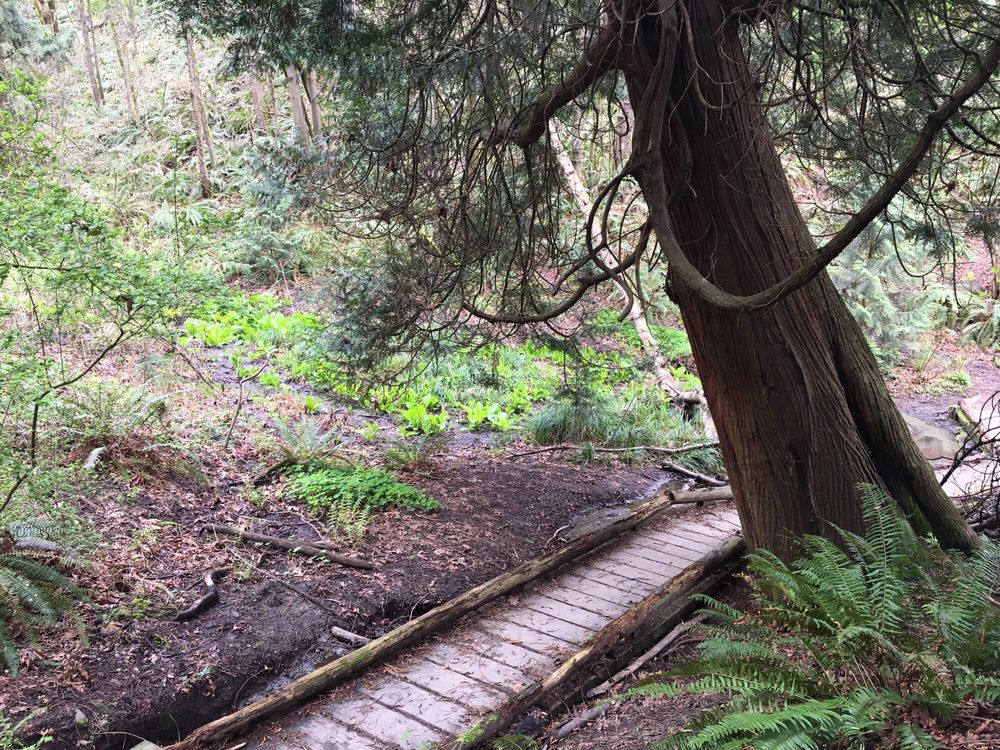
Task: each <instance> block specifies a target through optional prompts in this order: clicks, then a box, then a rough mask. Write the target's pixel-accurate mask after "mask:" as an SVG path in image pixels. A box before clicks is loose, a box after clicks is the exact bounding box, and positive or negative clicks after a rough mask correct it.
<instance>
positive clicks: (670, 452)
mask: <svg viewBox="0 0 1000 750" xmlns="http://www.w3.org/2000/svg"><path fill="white" fill-rule="evenodd" d="M718 446H719V441H718V440H713V441H712V442H710V443H696V444H695V445H684V446H681V447H680V448H659V447H657V446H655V445H637V446H635V447H634V448H603V447H601V446H596V445H595V446H591V450H593V451H594V453H629V452H630V451H646V452H647V453H659V454H660V455H664V456H677V455H680V454H682V453H690V452H691V451H696V450H701V449H703V448H717V447H718ZM581 448H583V446H582V445H548V446H546V447H544V448H536V449H534V450H530V451H524V452H523V453H510V454H508V456H507V458H521V457H522V456H534V455H536V454H538V453H552V452H554V451H571V450H579V449H581Z"/></svg>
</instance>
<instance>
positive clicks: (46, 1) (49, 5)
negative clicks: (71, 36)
mask: <svg viewBox="0 0 1000 750" xmlns="http://www.w3.org/2000/svg"><path fill="white" fill-rule="evenodd" d="M35 10H36V11H37V12H38V17H39V19H40V20H41V22H42V23H43V24H45V25H46V26H48V27H49V28H50V29H52V33H53V34H58V33H59V17H58V16H57V15H56V0H35Z"/></svg>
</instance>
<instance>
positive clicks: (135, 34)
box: [49, 0, 139, 57]
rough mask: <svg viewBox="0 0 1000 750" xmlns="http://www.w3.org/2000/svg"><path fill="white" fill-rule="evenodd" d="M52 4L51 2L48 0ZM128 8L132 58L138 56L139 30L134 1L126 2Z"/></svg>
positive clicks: (128, 0)
mask: <svg viewBox="0 0 1000 750" xmlns="http://www.w3.org/2000/svg"><path fill="white" fill-rule="evenodd" d="M49 1H50V2H53V0H49ZM126 6H127V7H128V34H129V37H130V39H131V41H132V57H138V56H139V28H138V25H137V24H136V21H135V0H127V2H126Z"/></svg>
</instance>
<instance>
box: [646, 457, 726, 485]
mask: <svg viewBox="0 0 1000 750" xmlns="http://www.w3.org/2000/svg"><path fill="white" fill-rule="evenodd" d="M660 466H661V467H663V468H664V469H666V470H667V471H672V472H674V473H675V474H680V475H681V476H682V477H688V478H689V479H694V480H695V481H697V482H701V483H702V484H708V485H711V486H712V487H725V486H726V483H725V482H723V481H722V480H721V479H719V478H718V477H711V476H709V475H708V474H702V473H701V472H699V471H692V470H691V469H689V468H687V467H686V466H681V465H680V464H675V463H674V462H673V461H664V462H663V463H662V464H660Z"/></svg>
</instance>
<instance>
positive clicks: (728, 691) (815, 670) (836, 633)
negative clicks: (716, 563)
mask: <svg viewBox="0 0 1000 750" xmlns="http://www.w3.org/2000/svg"><path fill="white" fill-rule="evenodd" d="M862 503H863V510H864V519H865V525H866V528H867V532H866V534H865V535H864V536H859V535H857V534H852V533H849V532H845V531H840V532H838V537H839V538H838V540H837V541H838V542H839V546H838V544H835V543H834V542H832V541H830V540H828V539H825V538H820V537H815V536H807V537H805V538H804V539H803V540H802V541H801V550H802V552H803V556H802V557H800V558H799V559H798V560H796V561H794V562H792V563H791V564H787V563H785V562H783V561H782V560H780V559H778V558H777V557H775V556H774V555H773V554H771V553H769V552H767V551H758V552H756V553H754V554H753V555H751V557H750V566H749V567H750V571H751V573H752V575H751V577H750V586H751V590H752V595H753V600H754V604H755V607H754V609H753V610H752V611H751V612H748V613H744V612H741V611H738V610H736V609H733V608H732V607H729V606H728V605H726V604H724V603H722V602H719V601H716V600H714V599H712V598H710V597H703V602H704V603H705V605H706V609H705V611H706V613H707V614H709V615H711V617H710V620H709V622H708V623H707V624H705V625H703V626H696V629H697V630H698V631H700V632H701V633H702V635H703V636H704V637H705V639H704V640H703V641H702V642H701V644H700V654H699V655H698V656H697V658H695V659H694V660H692V661H690V662H688V663H686V664H683V665H681V666H680V667H678V668H677V669H674V670H673V671H672V672H669V673H666V674H661V675H654V676H653V677H652V678H649V679H648V680H646V681H644V682H643V683H641V684H640V685H638V686H637V687H636V688H635V689H634V690H633V691H632V692H633V693H634V694H642V695H668V696H669V695H675V694H678V693H682V692H686V693H723V694H725V695H726V696H727V697H728V703H727V704H726V705H725V706H724V707H723V708H721V709H718V710H715V711H711V712H707V713H704V714H702V715H701V716H700V717H698V718H697V719H696V720H695V721H693V722H692V723H691V724H689V725H688V726H687V727H686V728H685V729H684V730H683V731H682V732H680V733H678V734H676V735H673V736H672V737H670V738H668V739H667V740H665V741H664V742H663V743H661V744H660V745H659V746H658V747H660V748H664V749H665V748H676V749H684V750H694V749H695V748H698V749H701V748H711V749H712V750H743V749H744V748H755V749H757V750H764V749H765V748H803V749H804V748H815V749H818V748H820V747H839V748H871V749H874V748H936V747H938V744H937V743H936V742H935V741H934V740H933V739H932V738H931V737H930V736H929V735H928V734H926V733H925V732H924V730H923V729H922V728H921V726H919V725H918V724H917V723H916V717H919V716H921V715H928V716H930V717H933V720H934V721H936V722H939V723H941V722H943V723H947V722H948V721H950V720H952V719H953V718H954V717H955V716H956V715H957V714H958V712H959V711H961V710H962V709H963V707H964V706H968V705H969V704H972V703H975V702H989V703H993V702H996V701H997V700H998V699H1000V678H998V677H997V676H996V675H997V670H998V668H1000V608H998V607H997V606H996V603H995V597H996V594H997V590H998V574H1000V546H998V545H997V544H995V543H993V542H990V541H988V540H986V539H983V540H982V542H981V544H980V546H979V547H978V548H977V550H976V551H975V553H974V554H973V555H972V556H971V557H963V556H960V555H958V554H952V553H945V552H943V551H942V550H941V549H940V548H939V547H938V546H936V545H935V544H933V543H932V542H929V541H926V540H923V539H920V538H918V537H917V536H916V535H915V534H914V532H913V531H912V529H911V528H910V526H909V525H908V524H907V523H906V521H905V520H904V519H903V517H902V515H901V514H900V512H899V511H898V510H897V509H896V507H895V504H894V503H893V501H892V500H891V499H890V498H889V497H887V496H886V495H885V494H884V493H883V492H882V491H881V490H879V489H876V488H874V487H863V488H862ZM674 677H684V678H686V679H687V680H688V681H687V682H684V683H683V684H681V683H679V682H676V681H674V680H672V679H667V678H674Z"/></svg>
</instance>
